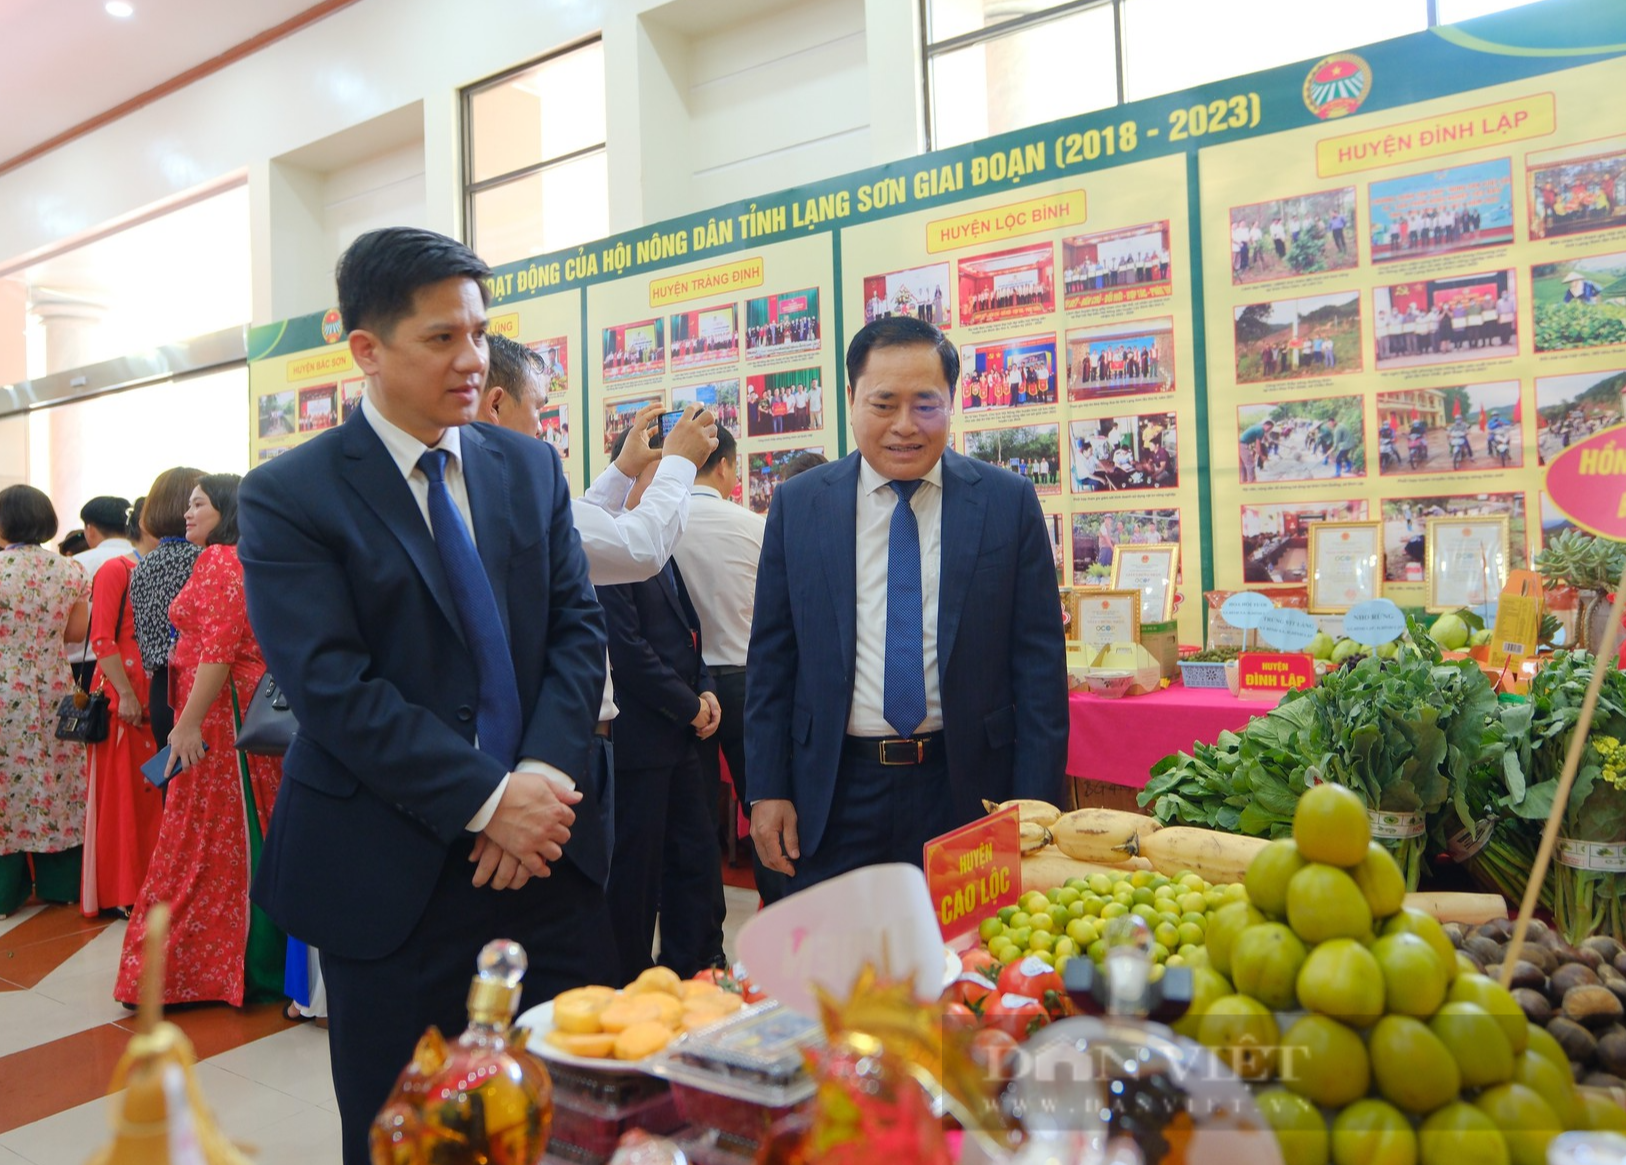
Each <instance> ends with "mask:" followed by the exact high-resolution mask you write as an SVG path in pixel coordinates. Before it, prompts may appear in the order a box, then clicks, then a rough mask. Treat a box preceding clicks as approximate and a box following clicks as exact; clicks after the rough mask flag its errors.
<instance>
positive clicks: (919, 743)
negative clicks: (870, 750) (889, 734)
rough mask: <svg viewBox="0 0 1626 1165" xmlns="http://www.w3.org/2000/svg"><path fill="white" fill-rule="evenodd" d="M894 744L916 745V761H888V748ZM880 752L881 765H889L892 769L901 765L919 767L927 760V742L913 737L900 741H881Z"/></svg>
mask: <svg viewBox="0 0 1626 1165" xmlns="http://www.w3.org/2000/svg"><path fill="white" fill-rule="evenodd" d="M893 744H912V745H914V746H915V759H914V760H889V759H887V746H888V745H893ZM878 751H879V753H880V759H881V763H882V764H883V765H888V766H892V767H896V766H899V765H918V764H921V763H922V762H924V761H925V759H926V742H925V741H924V740H915V739H914V738H912V737H903V738H901V739H898V740H883V741H881V743H880V745H879V746H878Z"/></svg>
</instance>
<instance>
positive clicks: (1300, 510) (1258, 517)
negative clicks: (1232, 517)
mask: <svg viewBox="0 0 1626 1165" xmlns="http://www.w3.org/2000/svg"><path fill="white" fill-rule="evenodd" d="M1366 513H1367V509H1366V502H1365V501H1364V500H1355V501H1342V502H1276V503H1271V504H1269V505H1257V506H1243V507H1242V578H1243V581H1244V582H1247V583H1248V584H1250V585H1252V584H1254V583H1265V584H1271V583H1301V582H1304V581H1305V579H1306V578H1307V577H1308V575H1309V566H1310V527H1311V526H1312V525H1314V524H1315V523H1317V522H1360V521H1364V520H1365V519H1366Z"/></svg>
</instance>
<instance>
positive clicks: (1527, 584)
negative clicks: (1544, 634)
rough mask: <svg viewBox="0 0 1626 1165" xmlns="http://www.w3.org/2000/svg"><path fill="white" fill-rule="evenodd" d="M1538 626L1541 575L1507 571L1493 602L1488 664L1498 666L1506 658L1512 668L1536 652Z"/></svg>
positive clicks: (1539, 625) (1539, 621)
mask: <svg viewBox="0 0 1626 1165" xmlns="http://www.w3.org/2000/svg"><path fill="white" fill-rule="evenodd" d="M1540 630H1541V576H1540V575H1538V574H1537V573H1536V572H1535V571H1533V570H1515V571H1513V572H1511V573H1510V574H1509V575H1508V578H1507V585H1506V586H1504V587H1503V588H1502V597H1501V598H1500V599H1499V600H1498V601H1497V603H1496V627H1495V630H1493V631H1492V632H1491V641H1490V665H1491V666H1492V667H1494V668H1501V667H1503V666H1505V665H1506V664H1507V663H1509V662H1510V661H1511V662H1512V664H1513V666H1514V667H1515V668H1516V667H1518V665H1519V662H1520V661H1521V660H1523V659H1524V658H1525V657H1526V656H1529V655H1534V654H1535V653H1536V636H1537V635H1538V634H1539V633H1540Z"/></svg>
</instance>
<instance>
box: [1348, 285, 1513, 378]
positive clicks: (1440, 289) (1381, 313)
mask: <svg viewBox="0 0 1626 1165" xmlns="http://www.w3.org/2000/svg"><path fill="white" fill-rule="evenodd" d="M1537 310H1538V311H1539V310H1540V309H1539V308H1538V309H1537ZM1372 334H1373V337H1374V340H1375V343H1376V345H1377V366H1378V371H1379V372H1393V371H1395V370H1396V369H1400V368H1417V367H1420V366H1423V365H1428V364H1448V363H1452V362H1460V361H1463V360H1484V359H1493V358H1498V357H1507V356H1517V355H1518V354H1519V296H1518V283H1517V279H1516V277H1515V275H1514V273H1513V272H1512V271H1484V272H1479V273H1477V274H1473V275H1444V276H1440V277H1439V278H1436V279H1419V280H1416V281H1414V282H1411V283H1396V284H1393V285H1391V286H1389V287H1379V288H1376V289H1374V290H1373V292H1372Z"/></svg>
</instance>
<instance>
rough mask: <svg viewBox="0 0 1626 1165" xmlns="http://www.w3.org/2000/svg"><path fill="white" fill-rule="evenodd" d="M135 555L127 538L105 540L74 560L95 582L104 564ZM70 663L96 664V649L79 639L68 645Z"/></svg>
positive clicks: (80, 553) (77, 555)
mask: <svg viewBox="0 0 1626 1165" xmlns="http://www.w3.org/2000/svg"><path fill="white" fill-rule="evenodd" d="M134 553H135V547H133V546H131V545H130V542H129V539H127V538H103V539H102V540H101V541H100V542H98V543H97V544H96V545H95V546H93V547H91V548H90V549H89V550H81V551H80V552H79V553H78V554H75V555H74V556H73V560H74V561H75V562H77V563H78V564H79V565H80V566H82V567H84V568H85V577H86V578H88V579H90V581H91V582H95V581H96V572H97V571H98V570H100V569H101V568H102V564H103V563H106V562H111V561H113V559H115V558H117V557H119V555H121V554H134ZM117 634H118V631H117V629H116V628H115V629H114V635H115V636H116V635H117ZM68 662H69V663H94V662H96V649H95V648H94V647H86V646H85V641H84V640H83V639H77V640H75V641H74V642H72V643H70V644H68Z"/></svg>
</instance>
